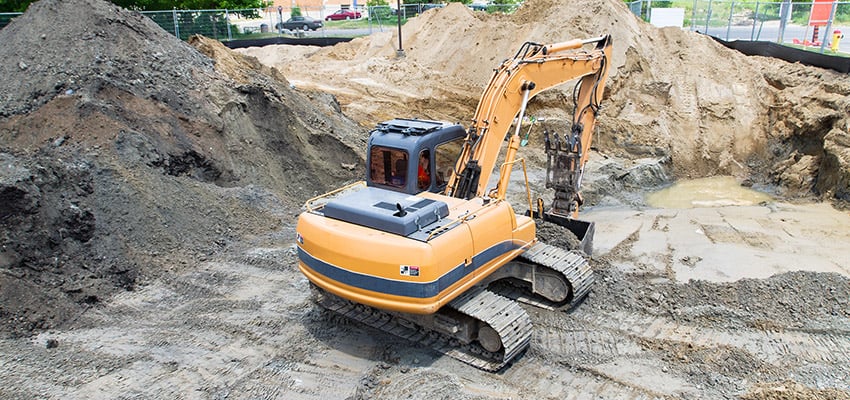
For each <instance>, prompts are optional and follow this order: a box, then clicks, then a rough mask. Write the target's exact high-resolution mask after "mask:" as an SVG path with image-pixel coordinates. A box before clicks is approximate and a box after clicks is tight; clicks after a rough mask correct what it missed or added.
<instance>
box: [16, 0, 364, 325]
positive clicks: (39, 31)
mask: <svg viewBox="0 0 850 400" xmlns="http://www.w3.org/2000/svg"><path fill="white" fill-rule="evenodd" d="M0 42H2V43H3V46H2V47H0V74H3V75H4V76H7V77H14V79H3V80H0V96H2V101H0V163H2V165H0V200H2V201H0V226H2V228H0V334H14V335H20V334H28V333H29V332H31V331H32V330H33V329H39V328H49V327H54V326H58V325H60V324H61V323H63V322H64V321H66V320H68V319H69V318H73V317H74V316H75V315H77V314H78V313H79V312H81V310H83V309H85V308H86V307H90V306H93V305H96V304H97V303H98V302H100V301H101V300H102V299H104V297H106V296H109V295H110V294H111V293H113V292H114V291H115V290H120V289H126V290H132V289H134V288H135V287H136V286H137V285H138V284H139V283H144V281H145V279H147V277H150V276H155V275H157V274H158V273H159V271H162V270H166V269H177V268H180V267H181V266H182V265H185V264H191V263H194V262H196V261H197V260H198V259H201V258H203V257H207V256H208V255H209V254H213V253H215V252H216V251H218V250H219V249H221V248H223V247H225V246H227V244H228V243H229V242H230V241H231V239H233V238H235V237H244V236H245V235H250V234H253V233H261V232H267V231H269V230H273V229H276V228H279V226H280V225H281V224H280V221H281V218H284V219H286V221H285V222H286V223H287V224H288V223H291V222H292V221H291V218H293V216H294V215H295V214H296V213H297V208H296V207H297V206H298V205H300V203H301V202H303V201H304V200H305V199H306V198H309V197H311V196H313V195H315V194H316V193H321V192H323V191H325V190H327V189H329V188H330V187H331V186H332V185H335V184H336V183H338V182H339V181H341V180H353V179H355V178H357V177H358V176H359V173H358V172H359V171H362V159H361V156H360V155H359V154H360V153H361V150H360V148H358V147H359V146H360V144H362V143H363V138H364V137H365V133H364V130H363V129H361V128H360V127H359V126H357V125H356V124H354V123H353V122H351V121H349V120H347V119H345V118H344V117H342V116H341V114H339V112H338V108H335V107H336V104H335V101H334V100H333V98H330V97H327V96H325V97H323V96H321V95H315V94H311V95H309V96H305V95H304V94H302V93H299V92H296V91H294V90H293V89H291V88H290V87H289V85H288V84H287V82H286V80H285V79H283V78H282V77H281V76H279V75H276V71H274V70H270V69H268V68H264V67H261V66H260V65H259V63H257V62H256V60H252V59H246V58H244V57H241V56H238V55H232V54H231V55H228V57H229V58H226V59H223V60H221V61H213V59H211V58H210V56H208V55H213V56H215V55H217V54H218V53H222V52H221V49H223V47H222V46H221V45H220V44H219V43H217V42H212V41H207V40H205V39H203V38H198V39H196V40H195V43H196V44H197V46H198V47H199V48H201V49H202V50H203V51H204V53H206V54H204V53H202V52H199V51H198V50H196V49H195V48H193V47H192V46H190V45H188V44H186V43H184V42H182V41H180V40H179V39H177V38H175V37H173V36H171V35H169V34H168V33H166V32H165V31H163V30H162V29H161V28H160V27H159V26H157V25H156V24H155V23H153V22H152V21H150V20H149V19H148V18H146V17H144V16H141V15H140V14H138V13H135V12H130V11H127V10H124V9H121V8H118V7H116V6H114V5H112V4H110V3H108V2H106V1H101V0H69V1H59V0H43V1H40V2H37V3H35V4H33V5H32V6H31V7H30V8H29V10H28V11H27V12H26V13H25V14H24V15H23V16H21V17H19V18H17V19H15V20H14V21H13V23H12V24H10V25H9V26H7V27H6V28H5V29H3V30H2V31H0ZM207 54H208V55H207ZM260 188H263V189H260ZM266 189H268V190H266ZM268 210H278V211H275V212H274V215H270V212H269V211H268Z"/></svg>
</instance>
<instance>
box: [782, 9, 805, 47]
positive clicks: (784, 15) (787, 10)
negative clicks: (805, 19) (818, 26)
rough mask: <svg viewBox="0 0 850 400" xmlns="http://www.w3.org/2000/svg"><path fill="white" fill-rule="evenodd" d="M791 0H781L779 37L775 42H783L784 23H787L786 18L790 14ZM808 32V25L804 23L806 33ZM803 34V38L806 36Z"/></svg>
mask: <svg viewBox="0 0 850 400" xmlns="http://www.w3.org/2000/svg"><path fill="white" fill-rule="evenodd" d="M790 14H791V0H782V5H781V6H780V8H779V37H778V38H776V41H777V43H779V44H782V43H784V42H785V25H786V24H788V19H789V17H790V16H791V15H790ZM808 33H809V26H808V24H806V34H805V35H807V34H808ZM805 35H803V39H805V38H806V36H805Z"/></svg>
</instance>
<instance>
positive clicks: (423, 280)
mask: <svg viewBox="0 0 850 400" xmlns="http://www.w3.org/2000/svg"><path fill="white" fill-rule="evenodd" d="M610 59H611V37H610V36H609V35H603V36H600V37H594V38H589V39H583V40H582V39H574V40H570V41H566V42H561V43H555V44H548V45H544V44H538V43H532V42H526V43H525V44H523V45H522V46H521V47H520V49H519V50H518V51H517V53H516V54H515V55H514V57H513V58H509V59H507V60H505V61H504V62H502V63H501V64H500V65H499V66H498V68H497V69H495V71H494V73H493V76H492V78H491V79H490V82H489V84H488V85H487V87H486V89H485V90H484V93H483V95H482V96H481V99H480V101H479V103H478V106H477V108H476V111H475V115H474V118H473V120H472V124H471V126H470V127H469V128H468V129H464V128H463V126H461V125H460V124H452V123H447V122H441V121H432V120H420V119H401V118H399V119H393V120H390V121H386V122H383V123H379V124H378V125H377V126H376V127H375V129H373V130H372V131H371V133H370V136H369V140H368V150H367V154H366V165H367V171H366V179H365V181H359V182H355V183H352V184H350V185H346V186H344V187H341V188H339V189H337V190H334V191H331V192H329V193H326V194H323V195H321V196H317V197H315V198H312V199H310V200H308V201H307V202H306V204H305V209H304V211H303V212H302V213H301V214H300V216H299V217H298V224H297V227H296V239H297V248H298V268H299V269H300V271H301V272H302V273H303V274H304V275H305V276H306V277H307V279H308V280H309V281H310V286H311V289H312V291H313V296H314V297H313V298H314V300H315V301H316V302H317V303H318V304H319V305H321V306H322V307H324V308H326V309H328V310H331V311H333V312H336V313H338V314H341V315H343V316H345V317H348V318H350V319H352V320H355V321H359V322H361V323H363V324H366V325H368V326H371V327H374V328H376V329H379V330H381V331H385V332H388V333H391V334H393V335H396V336H400V337H402V338H406V339H408V340H410V341H413V342H415V343H419V344H422V345H425V346H429V347H431V348H433V349H435V350H437V351H439V352H442V353H443V354H446V355H449V356H451V357H454V358H456V359H458V360H461V361H463V362H466V363H468V364H470V365H472V366H475V367H477V368H480V369H483V370H486V371H499V370H501V369H502V368H503V367H504V366H505V365H507V364H508V363H510V362H511V361H512V360H513V359H514V358H516V357H517V356H518V355H520V354H522V352H523V351H524V350H525V349H526V348H527V347H528V346H529V343H530V340H531V335H532V324H531V319H530V317H529V315H528V314H527V312H526V311H525V310H524V309H523V308H522V307H520V305H519V304H518V301H522V302H525V303H528V304H532V305H534V306H539V307H544V308H548V309H569V308H571V307H573V306H574V305H576V303H577V302H579V301H580V300H581V299H582V298H584V297H585V296H586V295H587V293H588V291H589V290H590V286H591V284H592V283H593V271H592V269H591V268H590V266H589V262H588V260H587V255H589V254H590V253H591V250H592V236H593V232H594V227H593V223H591V222H586V221H581V220H578V209H579V206H580V205H581V204H582V197H581V194H580V192H579V188H580V185H581V180H582V175H583V172H584V168H585V163H586V162H587V158H588V153H589V150H590V144H591V139H592V134H593V129H594V125H595V122H596V116H597V113H598V112H599V106H600V101H601V100H602V94H603V90H604V86H605V81H606V79H607V76H608V67H609V60H610ZM572 80H576V85H575V88H574V90H573V96H572V97H573V103H574V104H573V105H574V107H575V108H574V113H573V119H572V126H571V128H570V129H569V132H565V133H564V134H563V135H558V134H557V133H555V134H554V135H553V137H550V135H549V133H548V131H547V132H546V136H545V146H546V154H547V158H548V160H547V174H546V186H547V188H553V189H554V192H555V199H554V200H553V201H552V204H551V207H549V208H548V209H547V208H545V206H544V202H543V200H542V199H539V198H538V199H537V201H536V203H537V204H536V205H537V210H536V211H534V210H533V204H532V199H531V192H530V190H529V188H528V175H527V173H526V174H525V175H524V176H525V183H526V197H527V201H528V211H527V212H526V213H525V214H518V213H516V212H515V211H514V208H513V206H512V205H511V204H509V202H508V200H507V198H506V196H507V186H508V182H509V179H510V176H511V172H512V168H513V167H514V166H515V165H516V164H521V165H522V168H523V171H524V172H526V167H525V164H524V159H522V158H518V157H517V153H518V150H519V147H520V143H521V141H522V139H521V137H520V136H521V135H520V133H521V129H520V128H521V125H522V124H521V122H522V121H523V118H524V114H525V111H526V106H527V104H528V101H529V100H530V99H531V98H533V97H534V96H535V95H536V94H538V93H540V92H541V91H543V90H546V89H549V88H552V87H555V86H558V85H560V84H564V83H567V82H569V81H572ZM512 126H515V129H514V132H513V133H511V127H512ZM506 140H507V145H505V141H506ZM503 148H505V150H503ZM501 153H504V157H503V158H501V160H502V161H501V162H500V163H499V160H500V156H501ZM497 163H499V164H500V165H499V175H498V179H497V180H495V179H494V181H495V187H493V188H491V189H489V190H488V185H491V184H490V183H489V182H490V178H491V174H492V173H493V172H494V168H495V167H496V164H497ZM542 223H546V224H555V225H556V226H558V227H563V228H564V229H565V230H566V232H565V233H564V234H573V235H575V236H576V237H577V238H578V239H579V240H581V243H580V244H579V245H578V246H577V247H578V248H574V249H567V248H564V247H561V246H556V245H550V244H547V243H544V242H543V241H542V240H540V238H538V237H537V235H536V226H537V224H542Z"/></svg>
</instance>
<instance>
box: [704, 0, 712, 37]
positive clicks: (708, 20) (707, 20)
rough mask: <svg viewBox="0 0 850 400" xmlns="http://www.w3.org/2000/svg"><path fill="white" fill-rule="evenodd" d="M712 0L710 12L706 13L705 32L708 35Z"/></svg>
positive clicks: (709, 1) (709, 2)
mask: <svg viewBox="0 0 850 400" xmlns="http://www.w3.org/2000/svg"><path fill="white" fill-rule="evenodd" d="M711 1H712V0H708V12H707V13H706V14H705V32H703V33H704V34H706V35H708V23H709V22H710V21H711Z"/></svg>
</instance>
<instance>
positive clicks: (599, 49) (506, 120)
mask: <svg viewBox="0 0 850 400" xmlns="http://www.w3.org/2000/svg"><path fill="white" fill-rule="evenodd" d="M592 43H595V44H596V46H595V48H594V49H593V50H590V51H587V50H583V49H581V48H582V46H583V45H585V44H592ZM610 58H611V37H610V36H609V35H605V36H601V37H597V38H592V39H586V40H578V39H576V40H571V41H567V42H563V43H557V44H552V45H541V44H536V43H531V42H527V43H525V44H524V45H523V46H522V47H521V48H520V50H519V51H518V52H517V54H516V55H515V56H514V57H513V58H511V59H508V60H506V61H504V62H503V63H502V64H501V65H500V66H499V67H498V68H497V69H496V70H495V72H494V73H493V76H492V78H491V79H490V83H489V84H488V85H487V88H486V89H485V91H484V94H483V95H482V97H481V100H480V102H479V103H478V107H477V109H476V111H475V117H474V119H473V122H472V126H471V127H470V128H469V130H468V132H467V137H466V141H465V143H464V147H463V149H462V151H461V155H460V157H459V158H458V161H457V164H456V165H455V172H454V173H453V174H452V176H451V177H450V179H449V184H448V186H447V189H446V194H448V195H450V196H454V197H458V198H466V199H469V198H472V197H476V196H482V195H484V194H485V192H486V185H487V182H488V180H489V178H490V174H491V173H492V171H493V168H494V166H495V165H496V162H497V159H498V157H499V153H500V150H501V146H502V142H503V141H504V139H505V136H506V135H507V133H508V131H509V130H510V127H511V125H512V123H513V121H514V118H516V117H517V116H519V118H520V119H519V121H521V120H522V117H523V114H524V113H525V107H526V104H527V103H528V100H529V99H531V98H533V97H534V96H535V95H537V94H538V93H540V92H542V91H544V90H547V89H550V88H552V87H555V86H557V85H560V84H563V83H566V82H568V81H571V80H574V79H577V78H580V80H579V82H578V83H577V85H576V88H575V90H574V93H573V98H574V103H575V104H574V105H575V112H574V115H573V121H572V123H573V125H572V129H571V133H570V134H569V136H566V135H565V143H569V146H566V147H562V148H568V149H569V152H570V153H572V154H571V156H570V157H569V158H568V160H570V162H561V163H560V164H562V165H550V170H552V169H555V170H556V171H555V175H556V176H557V177H567V178H566V179H563V178H562V179H559V181H560V183H561V185H560V186H565V185H566V186H565V188H558V187H556V191H557V192H563V193H558V194H557V195H556V201H555V203H554V204H556V205H560V204H563V202H558V201H557V198H558V197H566V198H568V199H569V200H568V203H573V202H576V200H578V202H580V196H579V194H578V187H579V184H580V182H581V179H580V178H581V173H582V171H583V168H584V164H585V162H586V161H587V155H588V150H589V149H590V143H591V139H592V134H593V128H594V125H595V122H596V115H597V113H598V110H599V102H600V101H601V99H602V93H603V90H604V85H605V80H606V79H607V76H608V60H610ZM520 141H521V139H520V136H519V123H517V125H516V131H515V132H514V134H513V135H511V138H510V141H509V143H508V148H507V153H506V155H505V169H504V170H503V171H504V173H503V174H502V175H501V176H500V178H499V183H498V187H497V190H496V193H497V195H496V197H497V198H499V199H503V198H504V196H505V192H506V190H507V183H508V180H509V177H510V172H511V166H512V165H513V161H514V160H515V158H516V153H517V149H518V148H519V144H520ZM558 144H560V143H558ZM562 161H563V160H562ZM548 180H549V179H547V181H548ZM547 184H548V182H547ZM571 211H572V210H571Z"/></svg>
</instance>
